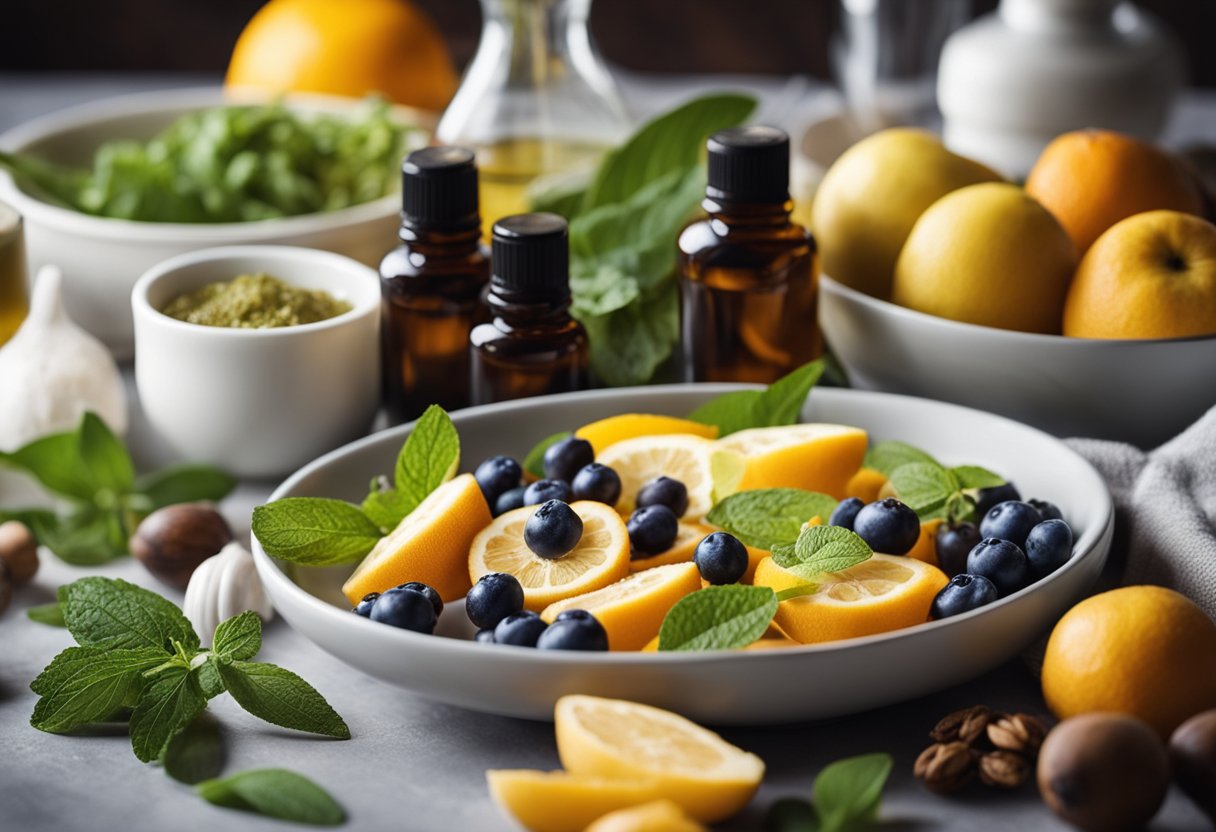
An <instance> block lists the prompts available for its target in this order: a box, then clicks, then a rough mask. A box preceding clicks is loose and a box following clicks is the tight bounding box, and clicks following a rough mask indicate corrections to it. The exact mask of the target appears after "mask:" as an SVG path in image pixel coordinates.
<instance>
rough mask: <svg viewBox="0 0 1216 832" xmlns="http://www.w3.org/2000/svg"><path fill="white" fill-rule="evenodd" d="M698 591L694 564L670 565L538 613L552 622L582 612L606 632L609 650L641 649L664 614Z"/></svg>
mask: <svg viewBox="0 0 1216 832" xmlns="http://www.w3.org/2000/svg"><path fill="white" fill-rule="evenodd" d="M700 588H701V572H700V571H699V570H698V569H697V565H696V564H695V563H691V562H688V563H673V564H670V565H668V566H656V567H654V568H653V569H647V570H646V571H644V572H637V573H635V574H633V575H630V576H629V577H628V578H625V579H624V580H623V581H618V582H616V583H615V584H611V585H609V586H606V587H604V588H603V589H597V590H595V591H594V592H588V593H586V594H584V595H575V596H573V597H570V598H566V599H565V600H563V601H558V602H557V603H555V604H550V605H549V606H547V607H545V609H544V612H542V613H541V614H540V617H541V618H543V619H544V620H545V621H546V622H552V621H553V619H554V618H556V617H557V614H558V613H560V612H563V611H565V610H586V611H587V612H589V613H591V614H592V615H594V616H595V617H596V620H598V621H599V622H600V624H603V625H604V629H605V630H606V631H607V632H608V648H609V649H610V650H641V649H642V648H643V647H645V646H646V642H648V641H650V640H651V639H652V638H654V637H655V635H657V634H658V632H659V627H661V626H662V625H663V619H664V618H665V617H666V616H667V611H668V610H670V609H671V608H672V607H673V606H675V603H676V601H679V600H680V599H681V598H683V597H684V596H685V595H688V594H689V593H690V592H696V591H697V590H698V589H700Z"/></svg>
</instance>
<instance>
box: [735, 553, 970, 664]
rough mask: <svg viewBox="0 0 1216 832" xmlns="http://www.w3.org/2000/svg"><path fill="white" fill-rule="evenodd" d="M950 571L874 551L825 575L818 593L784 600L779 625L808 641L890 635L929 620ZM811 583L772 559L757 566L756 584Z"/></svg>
mask: <svg viewBox="0 0 1216 832" xmlns="http://www.w3.org/2000/svg"><path fill="white" fill-rule="evenodd" d="M947 580H948V579H947V578H946V576H945V574H944V573H943V572H942V571H941V570H940V569H938V568H937V567H936V566H930V565H929V564H927V563H922V562H921V561H919V560H914V559H913V558H908V557H901V556H895V555H873V556H872V557H871V558H870V559H869V560H867V561H863V562H862V563H859V564H857V565H856V566H851V567H849V568H848V569H845V570H843V571H841V572H830V573H827V574H824V575H821V576H820V577H819V579H818V580H817V583H818V584H819V589H818V591H817V592H815V593H814V594H813V595H804V596H802V597H800V598H791V599H790V600H788V601H782V602H781V604H780V605H779V606H778V607H777V614H776V615H775V616H774V617H773V621H774V623H776V624H777V626H778V627H780V628H781V630H782V632H784V633H785V634H786V635H788V636H789V637H790V638H792V639H794V640H795V641H800V642H802V643H803V644H818V643H820V642H824V641H837V640H838V639H844V638H857V637H858V636H869V635H874V634H875V633H885V632H888V631H890V630H898V629H902V628H903V627H911V626H912V625H914V624H921V623H923V622H925V621H927V620H928V619H929V606H930V604H932V603H933V597H934V596H935V595H937V593H938V591H939V590H940V589H941V588H942V587H943V586H945V585H946V583H947ZM804 583H806V581H804V580H802V579H801V578H799V577H798V576H797V575H794V574H793V573H791V572H787V571H786V570H784V569H782V568H781V567H780V566H778V565H777V564H776V562H775V561H773V559H772V558H767V559H765V560H764V561H761V563H760V566H759V568H758V569H757V570H756V586H767V587H772V589H773V590H774V591H776V592H780V591H781V590H783V589H787V588H788V587H791V586H798V585H800V584H804Z"/></svg>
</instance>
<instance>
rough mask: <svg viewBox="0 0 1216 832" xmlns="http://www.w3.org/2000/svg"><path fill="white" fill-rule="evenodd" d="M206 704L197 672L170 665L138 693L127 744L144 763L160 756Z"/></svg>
mask: <svg viewBox="0 0 1216 832" xmlns="http://www.w3.org/2000/svg"><path fill="white" fill-rule="evenodd" d="M205 707H207V697H205V696H203V691H202V688H200V687H199V683H198V674H197V673H196V672H195V671H193V670H190V669H189V668H187V667H177V666H174V667H170V668H168V669H167V670H165V671H164V672H162V673H161V674H159V675H158V676H157V677H156V678H155V679H153V680H152V681H151V682H150V683H149V684H148V685H146V686H145V687H144V689H143V692H142V693H140V696H139V702H138V703H137V704H136V706H135V710H134V711H132V712H131V748H132V750H133V751H134V752H135V756H136V757H138V758H139V759H140V760H141V761H143V762H145V763H150V762H152V761H153V760H157V759H160V756H161V755H162V754H163V753H164V751H165V746H167V745H168V744H169V740H170V739H172V738H173V735H174V734H176V733H177V732H178V731H181V730H183V729H184V728H185V727H186V726H187V725H189V724H190V723H191V722H193V721H194V718H195V717H196V716H198V715H199V714H200V713H202V711H203V708H205Z"/></svg>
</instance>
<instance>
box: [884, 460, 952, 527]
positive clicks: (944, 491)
mask: <svg viewBox="0 0 1216 832" xmlns="http://www.w3.org/2000/svg"><path fill="white" fill-rule="evenodd" d="M890 479H891V485H892V486H893V487H894V488H895V493H896V494H898V495H899V499H900V500H902V501H903V503H904V504H905V505H907V506H908V508H910V509H912V510H913V511H915V512H916V513H917V515H919V516H920V518H921V520H930V519H933V518H935V517H941V516H944V513H945V508H946V501H947V500H949V499H950V495H951V494H954V493H956V492H958V491H960V490H961V485H960V484H959V481H958V478H957V477H956V476H955V475H954V474H953V473H951V471H950V469H948V468H943V467H942V466H940V465H938V464H936V463H929V462H909V463H906V464H904V465H901V466H899V467H898V468H896V469H895V470H894V471H892V472H891V476H890Z"/></svg>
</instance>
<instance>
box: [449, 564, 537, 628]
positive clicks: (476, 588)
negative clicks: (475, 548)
mask: <svg viewBox="0 0 1216 832" xmlns="http://www.w3.org/2000/svg"><path fill="white" fill-rule="evenodd" d="M523 608H524V588H523V587H522V586H521V585H520V583H519V581H518V580H517V579H516V578H515V576H514V575H512V574H510V573H508V572H491V573H490V574H488V575H482V576H481V578H479V579H478V581H477V583H475V584H473V588H472V589H470V590H469V594H468V595H466V596H465V599H464V611H465V614H466V615H468V616H469V620H470V621H472V622H473V624H474V625H476V626H477V627H479V628H481V629H483V630H492V629H494V628H495V627H496V626H498V622H499V621H502V620H503V619H504V618H506V617H507V616H508V615H511V614H513V613H517V612H519V611H520V610H522V609H523Z"/></svg>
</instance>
